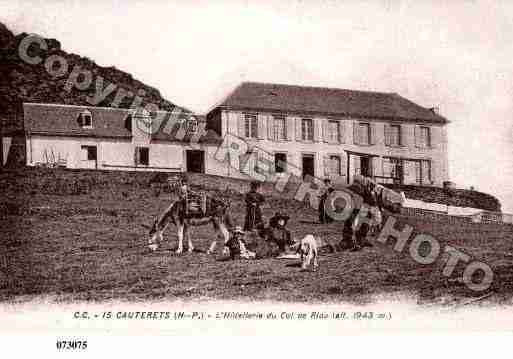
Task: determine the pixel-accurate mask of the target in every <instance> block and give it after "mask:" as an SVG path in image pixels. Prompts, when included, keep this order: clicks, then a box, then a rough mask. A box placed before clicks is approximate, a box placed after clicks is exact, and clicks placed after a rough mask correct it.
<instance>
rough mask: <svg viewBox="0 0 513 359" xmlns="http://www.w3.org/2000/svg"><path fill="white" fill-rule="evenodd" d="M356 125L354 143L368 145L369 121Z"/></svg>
mask: <svg viewBox="0 0 513 359" xmlns="http://www.w3.org/2000/svg"><path fill="white" fill-rule="evenodd" d="M357 126H358V127H357V131H356V143H357V144H359V145H370V136H371V133H370V123H366V122H360V123H358V125H357Z"/></svg>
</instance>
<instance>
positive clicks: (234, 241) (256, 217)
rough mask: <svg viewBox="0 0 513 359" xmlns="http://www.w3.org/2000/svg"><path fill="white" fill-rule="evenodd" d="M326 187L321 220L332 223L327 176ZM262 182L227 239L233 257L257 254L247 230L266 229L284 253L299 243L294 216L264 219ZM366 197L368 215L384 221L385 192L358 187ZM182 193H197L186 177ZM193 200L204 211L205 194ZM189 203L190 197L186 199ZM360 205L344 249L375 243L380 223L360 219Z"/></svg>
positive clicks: (344, 233)
mask: <svg viewBox="0 0 513 359" xmlns="http://www.w3.org/2000/svg"><path fill="white" fill-rule="evenodd" d="M324 185H325V187H324V191H323V193H322V194H321V196H320V200H319V208H318V210H319V222H320V223H321V224H328V223H331V222H333V218H332V217H331V216H330V213H329V211H327V210H326V208H327V206H326V203H327V201H328V199H329V196H330V194H331V193H332V192H333V191H334V188H333V186H332V184H331V181H330V180H329V179H325V180H324ZM259 187H260V183H259V182H256V181H254V182H251V183H250V190H249V192H247V193H246V194H245V198H244V200H245V204H246V213H245V220H244V226H243V227H241V226H234V227H233V228H232V231H231V235H230V239H229V240H228V242H227V243H226V246H227V247H228V248H229V250H230V257H231V258H233V259H235V258H238V257H240V258H248V259H249V258H254V257H255V254H254V253H253V252H251V251H249V250H247V248H246V246H247V243H246V241H245V238H244V237H245V234H246V233H247V232H253V231H255V232H257V233H259V234H262V233H265V238H266V239H267V240H270V241H272V242H274V243H276V245H277V246H278V248H279V251H280V253H285V252H286V251H287V249H288V248H290V246H291V245H293V244H295V242H294V240H293V238H292V235H291V232H290V230H289V229H288V228H287V224H288V222H289V220H290V217H289V216H288V215H286V214H284V213H281V212H276V213H275V214H274V216H273V217H271V218H270V220H269V223H268V225H267V226H266V224H265V223H264V218H263V216H262V205H263V204H264V203H265V198H264V196H263V195H262V194H261V193H260V192H259ZM356 192H357V193H359V194H360V195H361V197H362V200H363V202H364V203H365V204H366V205H367V208H368V211H367V213H366V216H367V218H369V217H370V218H371V219H372V220H373V223H376V224H377V225H379V223H381V221H382V220H381V213H382V211H383V198H382V193H380V192H379V191H378V189H377V188H376V187H375V186H374V185H372V184H369V185H366V186H360V188H359V189H358V190H357V191H356ZM180 193H181V196H182V197H185V198H187V196H189V197H192V196H193V194H192V193H191V192H189V191H188V184H187V181H186V179H185V180H184V181H182V184H181V188H180ZM195 199H196V200H195V201H192V202H193V207H191V208H193V209H194V208H195V207H194V203H197V204H196V207H199V208H197V209H198V210H200V211H205V210H206V209H205V207H204V206H205V202H204V199H203V198H201V197H198V198H195ZM185 202H186V203H187V201H185ZM359 212H360V210H359V209H358V208H355V209H354V210H353V212H352V213H351V215H350V217H349V218H348V219H347V220H345V221H344V225H343V230H342V240H341V241H340V244H339V248H340V249H342V250H352V251H358V250H360V249H362V248H363V247H366V246H372V244H371V243H370V242H369V241H368V240H367V236H368V234H369V232H371V231H373V230H375V227H376V226H373V225H371V224H369V223H368V221H361V220H359V217H358V215H359Z"/></svg>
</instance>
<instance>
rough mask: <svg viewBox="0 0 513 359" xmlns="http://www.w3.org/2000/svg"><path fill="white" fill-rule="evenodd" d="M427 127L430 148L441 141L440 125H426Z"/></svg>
mask: <svg viewBox="0 0 513 359" xmlns="http://www.w3.org/2000/svg"><path fill="white" fill-rule="evenodd" d="M428 128H429V135H428V136H429V137H428V145H429V147H430V148H436V147H437V146H438V144H439V143H440V142H441V140H440V137H441V136H440V132H441V131H442V128H441V127H428Z"/></svg>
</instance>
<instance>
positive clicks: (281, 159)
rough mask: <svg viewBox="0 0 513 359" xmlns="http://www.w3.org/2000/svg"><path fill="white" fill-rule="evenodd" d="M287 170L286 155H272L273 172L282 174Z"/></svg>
mask: <svg viewBox="0 0 513 359" xmlns="http://www.w3.org/2000/svg"><path fill="white" fill-rule="evenodd" d="M286 170H287V154H286V153H275V154H274V171H275V172H276V173H283V172H285V171H286Z"/></svg>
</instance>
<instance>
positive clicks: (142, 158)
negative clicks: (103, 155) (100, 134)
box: [81, 145, 150, 166]
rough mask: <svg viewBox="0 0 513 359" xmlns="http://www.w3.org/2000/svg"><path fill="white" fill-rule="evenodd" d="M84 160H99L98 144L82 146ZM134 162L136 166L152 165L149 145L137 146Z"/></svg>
mask: <svg viewBox="0 0 513 359" xmlns="http://www.w3.org/2000/svg"><path fill="white" fill-rule="evenodd" d="M81 150H82V160H83V161H97V160H98V152H97V148H96V146H90V145H88V146H81ZM134 164H135V165H136V166H149V165H150V149H149V148H148V147H136V148H135V152H134Z"/></svg>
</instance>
